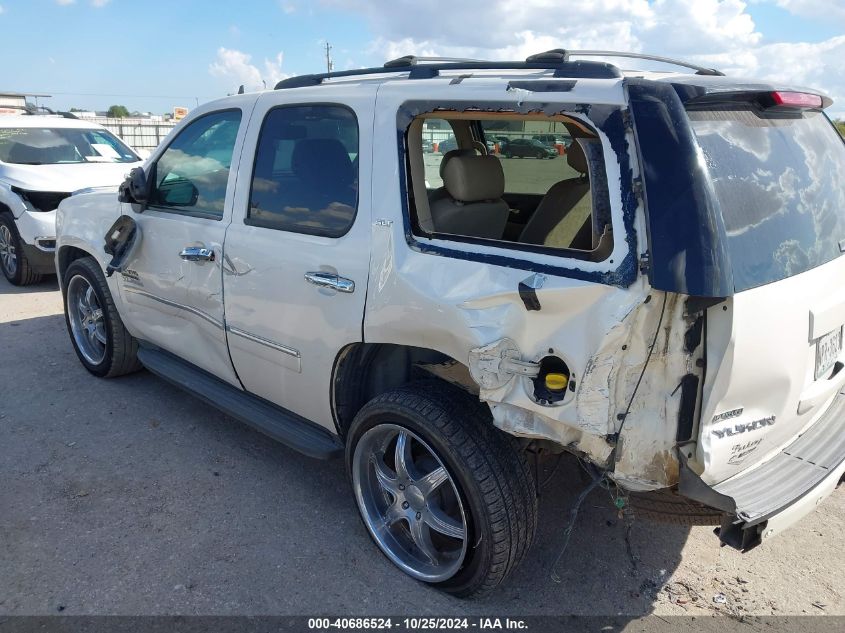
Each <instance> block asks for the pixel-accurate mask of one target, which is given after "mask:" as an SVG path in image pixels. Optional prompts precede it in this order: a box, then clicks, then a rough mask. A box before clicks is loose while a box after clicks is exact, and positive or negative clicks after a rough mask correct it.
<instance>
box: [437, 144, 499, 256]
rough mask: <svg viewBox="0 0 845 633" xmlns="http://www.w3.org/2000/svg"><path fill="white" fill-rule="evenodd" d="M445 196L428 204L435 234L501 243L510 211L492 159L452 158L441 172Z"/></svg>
mask: <svg viewBox="0 0 845 633" xmlns="http://www.w3.org/2000/svg"><path fill="white" fill-rule="evenodd" d="M443 184H444V186H445V188H446V192H447V194H448V195H447V196H446V197H445V198H441V199H439V200H435V201H434V202H433V203H432V204H431V219H432V222H433V223H434V230H435V231H436V232H438V233H450V234H453V235H467V236H470V237H482V238H488V239H501V237H502V234H503V233H504V231H505V224H507V221H508V215H509V213H510V208H509V207H508V204H507V203H506V202H505V201H504V200H502V195H503V194H504V192H505V174H504V172H503V171H502V164H501V163H500V162H499V159H498V158H496V157H495V156H455V157H454V158H452V159H451V160H449V162H448V163H446V165H445V167H444V168H443Z"/></svg>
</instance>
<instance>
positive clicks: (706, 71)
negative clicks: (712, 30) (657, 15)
mask: <svg viewBox="0 0 845 633" xmlns="http://www.w3.org/2000/svg"><path fill="white" fill-rule="evenodd" d="M551 53H562V56H563V59H564V60H567V61H568V60H569V58H570V57H572V56H573V55H574V56H576V57H628V58H632V59H646V60H649V61H652V62H662V63H664V64H672V65H674V66H681V67H683V68H690V69H691V70H694V71H695V72H696V74H697V75H716V76H719V77H724V75H725V73H723V72H722V71H720V70H716V69H715V68H705V67H704V66H698V65H696V64H690V63H689V62H685V61H682V60H679V59H673V58H671V57H661V56H659V55H648V54H645V53H626V52H623V51H598V50H583V51H563V50H562V49H556V50H554V51H548V53H540V55H547V54H551ZM529 59H531V58H530V57H529Z"/></svg>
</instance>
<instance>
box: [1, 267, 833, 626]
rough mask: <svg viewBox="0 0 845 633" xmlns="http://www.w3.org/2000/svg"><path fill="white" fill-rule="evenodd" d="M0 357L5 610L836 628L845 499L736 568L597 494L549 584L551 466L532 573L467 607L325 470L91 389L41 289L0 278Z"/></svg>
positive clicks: (178, 405)
mask: <svg viewBox="0 0 845 633" xmlns="http://www.w3.org/2000/svg"><path fill="white" fill-rule="evenodd" d="M0 357H2V359H3V369H4V370H3V371H2V372H0V433H2V449H0V570H2V572H0V615H3V614H5V615H8V614H54V613H57V612H62V613H67V614H102V613H107V614H298V615H303V614H315V613H319V614H335V615H350V614H372V615H375V614H388V613H389V614H394V615H396V614H415V615H421V614H431V615H446V614H465V615H473V614H483V615H489V614H491V613H494V614H496V615H499V616H506V615H509V614H513V615H529V614H546V613H548V614H555V615H561V614H604V615H617V614H620V615H625V616H637V615H641V614H647V613H657V614H662V615H664V614H711V613H713V612H721V613H731V614H737V615H741V614H751V613H753V614H776V615H785V614H823V613H827V614H845V600H843V595H842V594H843V591H845V590H843V587H845V546H843V540H842V537H843V526H845V487H840V489H839V490H837V491H836V493H834V495H833V496H832V497H831V498H830V499H828V500H827V501H826V502H825V503H824V504H823V505H822V506H821V507H820V508H819V509H818V510H817V511H816V512H815V513H814V514H813V515H811V516H810V517H808V518H807V519H805V520H804V522H803V523H801V524H800V525H799V526H798V527H797V528H794V529H793V530H792V531H791V532H788V533H787V534H785V535H783V536H781V537H780V538H778V539H776V540H775V541H773V542H771V543H770V544H768V545H766V546H764V547H761V548H758V549H756V550H754V551H752V552H750V553H748V554H745V555H740V554H738V553H736V552H734V551H732V550H729V549H720V548H719V547H717V545H716V539H715V537H714V536H713V535H712V533H711V530H710V528H704V527H701V528H693V529H692V530H688V529H684V528H679V527H669V526H661V525H653V524H649V523H645V522H642V521H637V520H634V521H629V520H627V519H625V518H623V519H620V518H619V517H618V516H617V514H616V512H615V511H614V510H613V509H612V508H611V507H610V503H609V499H608V495H607V493H606V492H597V493H594V494H593V495H592V496H590V497H589V498H588V499H587V502H586V504H585V507H584V508H583V511H582V514H581V516H580V517H579V519H578V523H577V526H576V528H575V531H574V533H573V536H572V540H571V542H570V546H569V549H568V550H567V552H566V553H565V555H564V557H563V558H562V560H561V562H560V564H559V565H558V567H557V571H558V574H559V576H560V580H561V582H559V583H557V582H554V581H553V580H552V578H551V573H552V567H551V566H552V562H553V561H554V559H555V558H556V556H557V553H558V551H559V548H560V545H561V540H562V539H561V536H562V532H563V529H564V526H565V522H566V517H567V515H568V512H569V508H570V507H571V504H572V502H573V500H574V497H575V495H576V494H577V491H578V489H579V486H581V485H582V484H581V483H580V479H579V477H578V475H577V472H576V471H575V469H574V467H573V465H572V464H570V463H563V464H562V465H561V466H560V467H559V468H558V469H557V471H556V472H555V473H554V474H553V476H552V478H551V480H550V481H549V482H548V483H547V484H546V486H545V487H544V489H543V492H542V498H541V523H540V529H539V532H538V535H537V539H536V541H535V545H534V549H533V550H532V552H531V553H530V555H529V557H528V559H527V560H526V561H525V562H524V563H523V565H522V567H521V568H520V569H519V570H518V571H517V573H516V574H515V575H514V576H512V577H511V578H510V582H509V583H508V584H507V585H506V586H505V587H504V588H502V589H501V590H499V591H498V592H497V593H496V594H495V595H493V596H492V597H490V598H489V599H486V600H484V601H480V602H474V603H472V602H470V603H467V602H461V601H458V600H454V599H452V598H449V597H447V596H445V595H442V594H440V593H438V592H437V591H434V590H431V589H428V588H426V587H423V586H422V585H420V584H418V583H416V582H414V581H413V580H410V579H409V578H406V577H405V576H403V575H402V574H401V573H399V572H398V571H396V570H395V569H394V568H393V567H392V566H391V564H390V563H389V562H388V561H387V560H386V559H385V558H384V557H383V556H381V555H380V554H379V552H378V551H377V550H376V548H375V546H374V545H372V544H371V542H370V540H369V538H368V536H367V534H366V532H365V530H364V528H363V526H362V525H361V524H360V522H359V520H358V517H357V516H356V511H355V507H354V504H353V500H352V498H351V495H350V494H349V490H348V485H347V483H346V480H345V476H344V473H343V467H342V464H341V463H340V462H329V463H323V462H316V461H312V460H310V459H307V458H305V457H301V456H300V455H298V454H296V453H293V452H292V451H290V450H288V449H287V448H285V447H283V446H279V445H277V444H274V443H273V442H272V441H270V440H268V439H267V438H265V437H264V436H262V435H260V434H258V433H256V432H254V431H252V430H250V429H249V428H247V427H245V426H243V425H241V424H238V423H237V422H235V421H233V420H231V419H228V418H226V417H225V416H224V415H222V414H220V413H218V412H217V411H215V410H213V409H211V408H209V407H207V406H206V405H204V404H202V403H201V402H199V401H197V400H195V399H193V398H191V397H190V396H187V395H184V394H182V393H181V392H179V391H178V390H176V389H175V388H174V387H171V386H170V385H168V384H166V383H164V382H162V381H161V380H159V379H157V378H155V377H153V376H152V375H150V374H148V373H146V372H142V373H139V374H135V375H133V376H129V377H126V378H122V379H118V380H113V381H103V380H98V379H95V378H93V377H92V376H90V375H88V374H87V373H86V372H85V371H84V370H83V369H82V367H81V365H80V364H79V363H78V361H77V359H76V357H75V355H74V353H73V351H72V349H71V346H70V343H69V341H68V338H67V333H66V331H65V325H64V319H63V317H62V316H61V297H60V294H59V292H58V291H57V290H56V285H55V282H52V281H50V282H46V283H43V284H40V285H37V286H35V287H32V288H29V289H26V290H19V289H15V288H12V287H11V286H9V285H8V284H7V283H6V282H5V280H3V279H2V278H0ZM541 476H542V477H545V476H546V473H543V474H541ZM722 596H723V597H724V601H722ZM714 598H715V601H714Z"/></svg>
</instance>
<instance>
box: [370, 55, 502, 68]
mask: <svg viewBox="0 0 845 633" xmlns="http://www.w3.org/2000/svg"><path fill="white" fill-rule="evenodd" d="M420 62H424V63H430V62H440V63H443V62H447V63H462V62H478V63H484V62H485V60H483V59H471V58H469V57H417V56H416V55H405V56H403V57H397V58H396V59H391V60H389V61H386V62H384V67H385V68H395V67H397V66H416V65H417V64H419V63H420Z"/></svg>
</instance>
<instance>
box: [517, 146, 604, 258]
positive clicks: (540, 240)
mask: <svg viewBox="0 0 845 633" xmlns="http://www.w3.org/2000/svg"><path fill="white" fill-rule="evenodd" d="M591 142H596V141H591V140H588V139H575V140H574V141H573V143H572V145H571V146H570V147H569V149H568V150H567V153H566V158H567V162H568V163H569V166H570V167H572V168H573V169H574V170H575V171H577V172H579V173H580V174H581V175H580V176H579V177H577V178H567V179H566V180H561V181H560V182H556V183H555V184H554V185H552V186H551V188H550V189H549V190H548V191H547V192H546V195H545V196H543V199H542V200H541V201H540V204H539V205H537V209H536V210H535V211H534V213H533V214H532V215H531V217H530V218H529V220H528V223H527V224H526V225H525V228H524V229H523V230H522V234H521V235H520V236H519V241H520V242H522V243H525V244H541V245H543V246H550V247H552V248H579V249H582V250H591V249H592V248H593V244H592V223H591V218H592V211H593V198H592V195H591V193H590V182H589V179H588V173H589V168H588V165H587V156H586V154H585V153H584V148H583V146H582V145H581V144H582V143H591Z"/></svg>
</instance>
